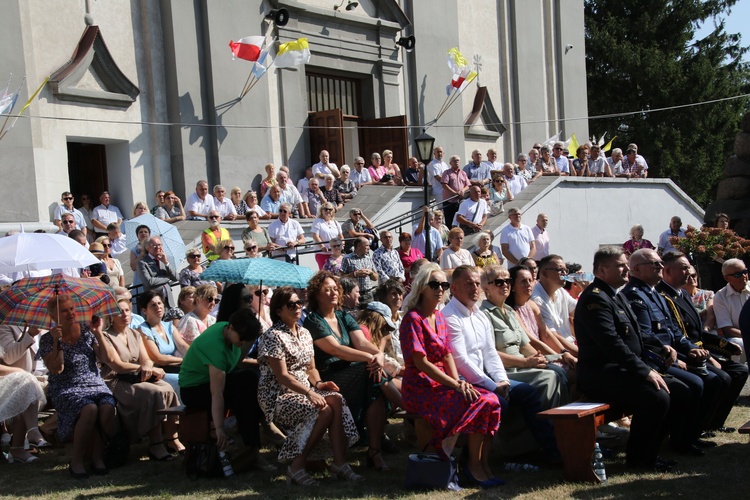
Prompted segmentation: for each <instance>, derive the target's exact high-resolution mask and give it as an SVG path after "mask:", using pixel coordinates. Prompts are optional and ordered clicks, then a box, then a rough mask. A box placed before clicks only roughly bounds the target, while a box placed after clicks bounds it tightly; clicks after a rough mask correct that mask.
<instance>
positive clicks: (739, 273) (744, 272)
mask: <svg viewBox="0 0 750 500" xmlns="http://www.w3.org/2000/svg"><path fill="white" fill-rule="evenodd" d="M724 276H731V277H732V278H742V277H743V276H747V269H743V270H742V271H737V272H736V273H731V274H725V275H724Z"/></svg>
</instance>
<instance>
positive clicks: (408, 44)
mask: <svg viewBox="0 0 750 500" xmlns="http://www.w3.org/2000/svg"><path fill="white" fill-rule="evenodd" d="M416 44H417V39H416V38H415V37H414V35H409V36H402V37H401V38H399V39H398V41H397V42H396V45H400V46H402V47H403V48H405V49H406V51H407V52H411V51H412V50H414V46H415V45H416Z"/></svg>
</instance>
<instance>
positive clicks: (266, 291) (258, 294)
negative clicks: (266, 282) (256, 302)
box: [253, 288, 268, 297]
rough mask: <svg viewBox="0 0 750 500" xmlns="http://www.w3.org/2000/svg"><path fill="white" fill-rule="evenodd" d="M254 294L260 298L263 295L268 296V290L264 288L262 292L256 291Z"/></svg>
mask: <svg viewBox="0 0 750 500" xmlns="http://www.w3.org/2000/svg"><path fill="white" fill-rule="evenodd" d="M253 293H254V294H255V296H256V297H260V295H261V294H263V295H268V288H264V289H263V290H262V291H261V290H255V291H254V292H253Z"/></svg>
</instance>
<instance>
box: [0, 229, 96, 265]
mask: <svg viewBox="0 0 750 500" xmlns="http://www.w3.org/2000/svg"><path fill="white" fill-rule="evenodd" d="M98 263H99V259H97V258H96V257H94V255H93V254H92V253H91V252H89V251H88V250H87V249H86V248H85V247H84V246H83V245H81V244H80V243H78V242H77V241H75V240H73V239H71V238H68V237H67V236H62V235H59V234H46V233H19V234H14V235H13V236H6V237H5V238H0V273H3V274H10V273H15V272H22V273H26V274H27V275H28V273H29V272H30V271H40V270H44V269H63V268H71V267H73V268H78V267H86V266H90V265H92V264H98Z"/></svg>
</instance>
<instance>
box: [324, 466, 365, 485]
mask: <svg viewBox="0 0 750 500" xmlns="http://www.w3.org/2000/svg"><path fill="white" fill-rule="evenodd" d="M328 472H330V473H331V475H332V476H333V477H334V479H343V480H345V481H364V480H365V478H364V477H363V476H360V475H359V474H357V473H356V472H354V471H353V470H352V468H351V467H350V466H349V464H344V465H342V466H341V467H337V466H336V464H331V465H329V466H328Z"/></svg>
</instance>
